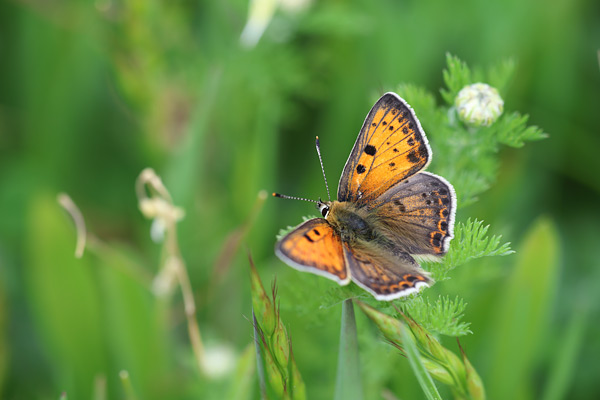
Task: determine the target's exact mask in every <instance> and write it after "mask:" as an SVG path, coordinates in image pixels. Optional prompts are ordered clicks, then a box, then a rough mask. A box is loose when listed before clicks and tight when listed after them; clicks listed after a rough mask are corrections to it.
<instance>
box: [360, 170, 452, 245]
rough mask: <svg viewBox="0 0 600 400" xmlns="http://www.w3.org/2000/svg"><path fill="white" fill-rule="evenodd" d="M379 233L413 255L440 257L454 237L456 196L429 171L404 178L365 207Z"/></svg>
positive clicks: (445, 183) (449, 187)
mask: <svg viewBox="0 0 600 400" xmlns="http://www.w3.org/2000/svg"><path fill="white" fill-rule="evenodd" d="M367 207H368V208H370V209H371V210H372V212H375V213H377V215H378V221H379V222H380V229H381V231H382V233H383V234H384V235H385V236H386V237H388V239H390V240H391V241H393V242H394V243H395V244H396V246H398V247H399V248H401V249H404V250H405V251H407V252H408V253H410V254H412V255H419V256H443V255H444V254H446V253H447V251H448V247H449V244H450V240H451V239H452V237H453V228H454V217H455V212H456V195H455V193H454V188H453V187H452V185H451V184H450V183H448V182H447V181H446V180H445V179H444V178H442V177H439V176H437V175H434V174H431V173H429V172H419V173H418V174H416V175H414V176H412V177H410V178H409V179H405V180H404V181H401V182H399V183H397V184H396V185H394V186H393V187H391V188H390V189H388V190H387V191H386V192H385V193H384V194H382V195H381V196H380V197H379V198H377V199H375V200H374V201H373V202H371V203H369V205H368V206H367Z"/></svg>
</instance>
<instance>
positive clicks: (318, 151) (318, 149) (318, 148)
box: [316, 136, 331, 201]
mask: <svg viewBox="0 0 600 400" xmlns="http://www.w3.org/2000/svg"><path fill="white" fill-rule="evenodd" d="M316 146H317V154H318V155H319V162H320V163H321V171H323V179H324V180H325V187H326V188H327V197H328V198H329V201H331V196H330V195H329V185H328V184H327V177H326V176H325V168H323V159H322V158H321V145H320V144H319V137H318V136H317V141H316Z"/></svg>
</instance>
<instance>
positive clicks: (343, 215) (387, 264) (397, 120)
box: [273, 92, 456, 300]
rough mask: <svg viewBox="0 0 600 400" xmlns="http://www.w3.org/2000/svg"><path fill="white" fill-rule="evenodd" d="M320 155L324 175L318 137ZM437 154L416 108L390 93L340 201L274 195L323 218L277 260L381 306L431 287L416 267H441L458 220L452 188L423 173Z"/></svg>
mask: <svg viewBox="0 0 600 400" xmlns="http://www.w3.org/2000/svg"><path fill="white" fill-rule="evenodd" d="M317 153H318V155H319V160H320V162H321V168H322V169H323V162H322V159H321V153H320V147H319V138H318V137H317ZM431 155H432V152H431V148H430V146H429V143H428V141H427V137H426V136H425V132H424V131H423V129H422V128H421V124H420V122H419V120H418V119H417V117H416V115H415V113H414V111H413V109H412V108H411V107H410V106H409V105H408V103H407V102H406V101H404V100H403V99H402V98H401V97H400V96H398V95H397V94H395V93H391V92H389V93H386V94H384V95H383V96H382V97H381V98H380V99H379V100H378V101H377V102H376V103H375V105H374V106H373V108H371V111H370V112H369V114H368V115H367V118H366V119H365V122H364V123H363V126H362V128H361V130H360V133H359V134H358V138H357V139H356V142H355V143H354V147H353V149H352V152H351V153H350V156H349V157H348V161H347V162H346V165H345V166H344V170H343V172H342V176H341V178H340V181H339V184H338V193H337V201H331V200H330V201H321V200H320V199H319V200H318V201H314V200H308V199H303V198H299V197H292V196H286V195H281V194H278V193H273V195H274V196H276V197H282V198H292V199H300V200H308V201H313V202H315V203H316V206H317V208H318V210H319V212H320V213H321V215H322V217H323V218H313V219H309V220H307V221H305V222H304V223H302V224H300V225H299V226H297V227H296V228H294V229H293V230H292V231H291V232H289V233H288V234H287V235H285V236H284V237H283V238H281V240H279V241H278V242H277V244H276V245H275V253H276V255H277V256H278V257H279V258H280V259H281V260H282V261H284V262H285V263H286V264H288V265H290V266H291V267H293V268H296V269H298V270H300V271H307V272H312V273H314V274H317V275H322V276H324V277H326V278H329V279H332V280H334V281H336V282H337V283H339V284H340V285H346V284H348V283H349V282H350V281H353V282H354V283H356V284H357V285H358V286H360V287H362V288H363V289H365V290H366V291H368V292H369V293H371V294H372V295H373V296H374V297H375V298H376V299H377V300H392V299H396V298H399V297H402V296H407V295H410V294H412V293H417V292H419V291H420V290H421V289H422V288H424V287H428V286H430V285H431V284H432V283H433V279H432V278H431V277H430V276H429V274H428V273H427V272H426V271H424V270H423V269H422V268H421V266H420V265H419V263H418V262H417V260H431V261H438V260H440V259H441V257H442V256H443V255H445V254H446V253H447V252H448V247H449V245H450V241H451V239H452V237H453V227H454V218H455V213H456V194H455V191H454V188H453V187H452V185H451V184H450V183H449V182H448V181H447V180H445V179H444V178H442V177H440V176H437V175H434V174H432V173H430V172H425V171H424V170H425V168H426V167H427V166H428V164H429V162H430V161H431ZM323 176H325V171H324V169H323ZM325 183H326V184H327V180H325ZM327 192H328V194H329V188H327Z"/></svg>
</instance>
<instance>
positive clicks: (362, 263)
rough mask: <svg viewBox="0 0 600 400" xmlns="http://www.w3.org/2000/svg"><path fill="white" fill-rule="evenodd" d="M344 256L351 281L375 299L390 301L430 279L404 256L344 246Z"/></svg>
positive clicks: (415, 291)
mask: <svg viewBox="0 0 600 400" xmlns="http://www.w3.org/2000/svg"><path fill="white" fill-rule="evenodd" d="M344 256H345V257H346V262H347V264H348V269H349V270H350V273H351V275H352V280H353V281H354V282H355V283H356V284H357V285H358V286H360V287H362V288H363V289H365V290H366V291H368V292H369V293H371V294H372V295H373V296H375V298H376V299H377V300H386V301H388V300H393V299H397V298H398V297H403V296H408V295H411V294H413V293H417V292H419V291H420V290H421V289H422V288H423V287H428V286H429V285H430V284H431V282H432V280H431V278H429V276H428V275H427V274H426V273H425V272H424V271H423V270H422V269H421V268H420V267H419V264H417V262H416V261H415V260H414V259H413V258H412V257H411V256H410V255H408V254H407V253H405V252H397V253H395V254H394V255H393V257H391V256H389V255H384V256H383V257H382V255H381V254H379V255H375V254H372V255H369V254H367V253H366V252H364V251H357V250H356V249H352V250H351V249H350V248H349V247H348V245H347V244H344Z"/></svg>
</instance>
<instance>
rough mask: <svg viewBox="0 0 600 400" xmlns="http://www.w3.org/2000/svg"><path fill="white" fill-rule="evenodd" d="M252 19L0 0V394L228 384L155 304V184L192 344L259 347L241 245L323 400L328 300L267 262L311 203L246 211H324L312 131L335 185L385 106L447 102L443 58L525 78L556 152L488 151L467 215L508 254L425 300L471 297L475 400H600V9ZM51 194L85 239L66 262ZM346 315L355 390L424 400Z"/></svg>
mask: <svg viewBox="0 0 600 400" xmlns="http://www.w3.org/2000/svg"><path fill="white" fill-rule="evenodd" d="M255 6H256V7H259V9H257V10H258V12H257V13H255V14H253V15H254V17H253V18H252V21H251V22H250V25H249V27H248V26H247V23H249V22H248V21H249V17H248V16H249V11H248V10H249V3H248V2H247V1H245V0H244V1H242V0H234V1H189V0H186V1H182V0H179V1H147V0H146V1H144V0H117V1H111V0H96V1H83V0H81V1H76V0H73V1H70V2H59V1H41V0H9V1H4V2H1V3H0V152H1V155H0V210H2V211H1V218H0V221H1V222H0V398H5V399H31V398H40V399H56V398H58V397H59V396H60V394H61V392H63V391H66V392H67V394H68V396H69V398H72V399H79V398H91V397H93V395H94V393H96V394H97V393H98V390H99V389H94V388H95V387H96V388H98V387H105V388H106V391H107V398H124V397H125V394H124V393H125V392H124V389H123V387H122V385H121V383H120V381H119V377H118V374H119V371H121V370H127V371H128V372H129V374H130V376H131V382H132V385H133V387H134V389H135V391H136V392H137V394H138V396H139V398H144V399H162V398H173V399H191V398H215V399H217V398H225V397H226V396H228V393H229V394H231V393H230V391H229V389H230V388H231V387H232V382H235V381H236V379H237V378H236V377H235V376H233V375H231V374H225V375H224V376H221V377H216V378H215V377H210V378H209V377H202V376H200V375H199V374H198V372H197V369H196V367H195V365H194V361H193V354H192V351H191V349H190V345H189V339H188V336H187V328H186V323H185V316H184V312H183V300H182V299H181V296H180V295H179V292H176V293H175V295H174V297H173V299H172V301H170V302H162V301H158V300H157V299H156V297H155V296H154V295H153V294H152V292H151V290H150V281H151V279H152V277H153V276H154V275H155V274H156V273H157V271H158V268H159V266H160V264H161V246H160V245H157V244H155V243H153V242H152V241H151V239H150V235H149V229H150V221H147V220H146V219H144V217H143V216H142V215H141V214H140V212H139V210H138V208H137V199H136V196H135V191H134V183H135V179H136V177H137V176H138V174H139V173H140V172H141V170H142V169H143V168H145V167H152V168H154V169H155V170H156V171H157V173H158V174H159V175H161V176H162V177H163V179H164V182H165V185H166V186H167V188H169V190H170V191H171V194H172V196H173V199H174V203H175V204H176V205H178V206H180V207H182V208H183V209H185V211H186V217H185V219H184V220H183V221H182V222H181V223H180V224H179V231H178V234H179V245H180V247H181V251H182V255H183V258H184V259H185V261H186V263H187V267H188V270H189V274H190V279H191V284H192V287H193V290H194V294H195V299H196V304H197V306H198V320H199V326H200V329H201V331H202V335H203V339H204V340H205V345H206V347H207V348H213V349H217V353H218V352H219V351H221V352H222V357H225V356H224V355H226V354H229V353H233V359H234V362H235V359H236V358H237V357H238V356H239V354H241V352H242V351H243V349H244V348H245V347H246V346H247V345H248V344H249V343H251V341H252V326H251V324H250V322H249V320H248V318H249V315H251V309H250V307H251V302H250V294H249V279H248V260H247V256H246V249H248V250H249V251H251V252H252V254H253V257H254V260H255V262H256V264H257V267H258V269H259V271H260V273H261V276H262V278H263V281H264V283H265V286H267V287H268V286H270V284H271V282H272V280H273V278H274V277H275V276H277V281H278V284H279V297H278V298H279V299H280V301H281V305H282V318H283V320H284V322H285V323H286V324H287V326H288V331H289V332H290V335H291V338H292V342H293V345H294V350H295V354H296V359H297V363H298V367H299V369H300V372H301V374H302V376H303V378H304V381H305V383H306V387H307V393H308V398H310V399H318V398H331V397H332V395H333V387H334V381H335V368H336V360H337V346H338V339H339V336H338V332H339V313H340V307H339V306H337V307H330V308H324V309H322V308H319V307H318V305H319V303H318V298H319V295H320V294H321V293H323V292H325V291H326V290H327V289H328V288H330V287H331V285H333V284H332V283H330V282H328V281H327V282H325V280H324V279H321V278H317V277H314V276H308V275H306V274H301V273H299V272H296V271H294V270H292V269H291V268H288V267H287V266H285V265H284V264H283V263H282V262H280V261H279V260H278V259H276V258H275V256H274V254H273V245H274V242H275V235H276V233H277V232H278V230H279V229H280V228H283V227H286V226H288V225H295V224H297V223H299V222H300V221H301V216H303V215H309V214H315V213H316V210H314V209H313V208H312V206H311V205H310V204H306V203H301V202H292V201H281V200H277V199H272V198H268V199H267V200H266V202H265V203H264V205H263V207H262V209H261V210H260V211H259V212H255V211H253V207H255V204H256V202H257V194H258V192H259V191H260V190H263V189H264V190H266V191H268V192H269V193H270V192H272V191H278V192H281V193H286V194H290V195H299V196H304V197H309V198H318V197H319V196H320V197H323V198H325V196H326V192H325V188H324V185H323V181H322V177H321V172H320V170H319V169H320V168H319V164H318V159H317V157H316V154H315V151H314V138H315V135H318V136H319V137H320V138H321V150H322V153H323V157H324V163H325V169H326V171H327V173H328V177H329V183H330V185H331V190H332V191H335V187H336V182H337V180H338V177H339V175H338V174H339V173H340V172H341V170H342V167H343V165H344V163H345V160H346V158H347V156H348V154H349V152H350V150H351V146H352V144H353V143H354V140H355V138H356V135H357V133H358V130H359V128H360V126H361V124H362V121H363V119H364V117H365V115H366V113H367V111H368V110H369V108H370V106H371V105H372V104H373V101H374V100H375V99H376V98H377V97H378V96H379V95H380V94H382V93H383V92H385V91H388V90H394V89H395V87H396V86H397V85H398V84H399V83H401V82H411V83H415V84H418V85H420V86H422V87H425V88H426V89H428V90H429V91H431V92H433V93H436V95H437V96H438V101H439V102H440V103H441V97H440V96H439V91H438V89H439V88H440V87H441V86H442V84H443V82H442V72H441V71H442V69H443V68H444V65H445V54H446V52H450V53H452V54H455V55H457V56H458V57H460V58H461V59H463V60H465V61H467V62H468V63H469V64H470V65H471V66H481V67H486V66H491V65H495V64H497V63H498V62H500V61H502V60H505V59H507V58H513V59H514V60H516V61H517V68H516V72H515V75H514V79H513V80H512V82H511V85H510V88H509V90H508V94H507V96H506V97H505V99H504V100H505V109H506V110H507V111H514V110H518V111H520V112H522V113H525V114H529V115H530V123H531V124H534V125H538V126H540V127H541V128H542V129H543V130H544V131H546V132H548V133H549V135H550V136H549V138H548V139H547V140H544V141H541V142H535V143H530V144H528V145H527V146H525V147H524V148H523V149H510V150H509V149H503V150H502V152H501V154H500V155H501V158H502V163H501V165H502V167H501V170H500V171H499V179H498V182H497V183H496V184H495V185H493V186H492V187H491V188H490V190H488V191H487V192H485V193H484V194H483V195H482V196H481V197H480V199H479V201H478V202H477V203H475V204H473V205H471V206H469V207H467V208H464V209H461V210H460V212H459V213H458V215H457V218H458V220H466V219H467V217H476V218H479V219H483V220H484V221H486V223H489V224H491V228H490V232H491V233H493V234H502V235H503V238H504V240H506V241H510V242H512V247H513V248H514V249H515V250H516V251H517V254H515V255H511V256H508V257H503V258H497V259H490V260H487V259H483V260H482V261H480V262H472V263H470V264H468V265H465V266H463V267H461V268H460V269H457V270H456V271H454V276H453V277H452V278H453V279H452V280H450V281H446V282H442V283H440V284H439V285H438V286H439V287H438V288H437V291H438V293H441V294H449V295H451V296H454V295H457V294H458V295H460V296H462V297H464V298H465V300H466V301H467V303H469V306H468V308H467V312H466V316H465V320H466V321H470V322H472V325H471V330H472V331H473V334H472V335H469V336H466V337H463V338H461V344H462V345H463V346H464V347H465V349H466V351H467V353H468V355H469V358H470V359H471V361H472V362H473V364H474V365H475V367H476V368H477V370H478V371H479V373H480V374H481V375H482V378H483V380H484V382H485V384H486V389H487V390H488V395H489V398H506V396H507V395H511V396H512V397H514V398H518V399H538V398H547V399H548V398H551V399H554V398H556V399H558V398H569V399H592V398H600V383H599V382H598V376H600V365H599V364H598V357H599V356H600V323H599V322H598V321H599V318H598V317H599V310H598V305H599V304H600V302H599V300H600V268H599V267H600V262H599V261H598V256H597V254H598V251H597V248H598V240H599V239H600V235H599V234H598V231H599V224H600V208H599V207H598V206H599V204H600V202H599V196H598V194H599V193H600V178H599V177H598V171H599V170H600V162H599V158H598V155H597V151H598V149H599V148H600V120H599V119H598V114H599V107H600V69H599V64H598V61H599V55H598V50H599V49H600V3H599V2H598V1H593V0H554V1H550V2H548V1H539V0H526V1H514V0H509V1H504V2H487V1H474V0H464V1H453V2H442V1H391V0H388V1H366V0H362V1H361V0H357V1H309V0H285V1H284V0H280V1H274V0H273V1H262V0H256V1H255ZM261 24H262V25H263V26H264V27H265V28H266V29H265V31H264V33H263V34H262V35H260V32H261V28H260V26H261ZM245 26H246V30H245V31H244V27H245ZM243 31H244V32H245V33H244V36H243V38H242V39H241V35H242V32H243ZM416 111H417V114H418V110H416ZM428 135H431V136H435V132H428ZM433 151H434V154H435V148H434V149H433ZM444 162H448V163H451V162H452V160H446V161H444ZM433 172H435V171H433ZM59 192H65V193H68V194H69V195H70V196H71V198H72V199H73V200H74V201H75V203H76V204H77V205H78V206H79V208H80V209H81V211H82V213H83V215H84V217H85V221H86V223H87V227H88V230H89V232H90V233H91V234H93V235H94V237H95V238H96V239H95V242H94V244H93V246H90V248H88V249H87V250H86V254H85V255H84V257H83V258H82V259H79V260H78V259H75V258H74V257H73V250H74V248H75V231H74V229H73V225H72V223H71V221H70V219H69V217H68V216H67V214H66V213H64V211H63V210H62V209H61V208H60V207H59V205H58V203H57V202H56V195H57V193H59ZM248 221H250V222H251V224H250V225H248ZM244 224H246V225H244ZM245 227H249V230H248V231H247V232H243V231H244V229H245ZM240 229H241V231H240ZM236 232H238V233H239V232H242V233H245V235H243V238H242V239H241V240H239V242H238V241H236V237H239V235H238V236H236ZM232 235H233V236H232ZM228 238H229V239H228ZM232 238H233V239H232ZM521 250H523V251H521ZM226 255H230V256H232V258H231V259H228V258H227V257H226ZM547 274H551V276H547ZM540 282H543V283H545V284H546V286H543V288H544V289H539V288H540V287H541V286H539V285H538V284H539V283H540ZM548 282H550V283H548ZM546 288H550V289H549V290H546ZM521 297H523V298H529V300H532V299H533V300H532V301H530V302H529V303H528V304H534V305H535V307H533V308H528V309H521V308H520V306H521V303H520V300H519V299H521ZM519 311H522V312H519ZM357 317H358V325H359V331H361V336H360V338H359V339H360V341H361V342H360V346H361V360H362V366H361V367H362V371H363V375H364V380H365V383H364V385H365V391H366V396H367V397H366V398H383V397H382V396H383V395H382V393H388V394H389V393H394V394H395V396H397V398H423V394H422V392H421V390H420V388H419V387H418V385H417V383H416V380H415V378H414V377H413V376H412V373H411V370H410V368H409V367H408V363H407V361H406V359H404V358H402V357H400V356H399V355H398V353H397V352H396V351H395V350H394V349H393V347H391V346H389V345H388V344H386V343H385V342H383V341H382V340H381V339H380V338H378V337H377V334H376V332H375V329H374V328H373V327H372V326H371V325H370V324H369V323H368V321H367V320H366V318H365V317H364V316H363V315H357ZM446 345H447V346H448V347H450V348H453V349H456V344H455V342H454V339H452V338H449V339H448V340H447V341H446ZM223 348H225V349H227V351H225V350H218V349H223ZM223 354H224V355H223ZM225 358H226V357H225ZM253 379H254V378H253ZM103 380H105V382H106V383H105V384H103V383H102V381H103ZM233 385H235V384H233ZM246 394H247V396H246V397H244V396H242V397H239V398H258V388H257V385H256V384H254V386H253V389H252V391H250V392H248V393H246ZM232 396H233V395H232ZM387 398H393V397H387Z"/></svg>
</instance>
